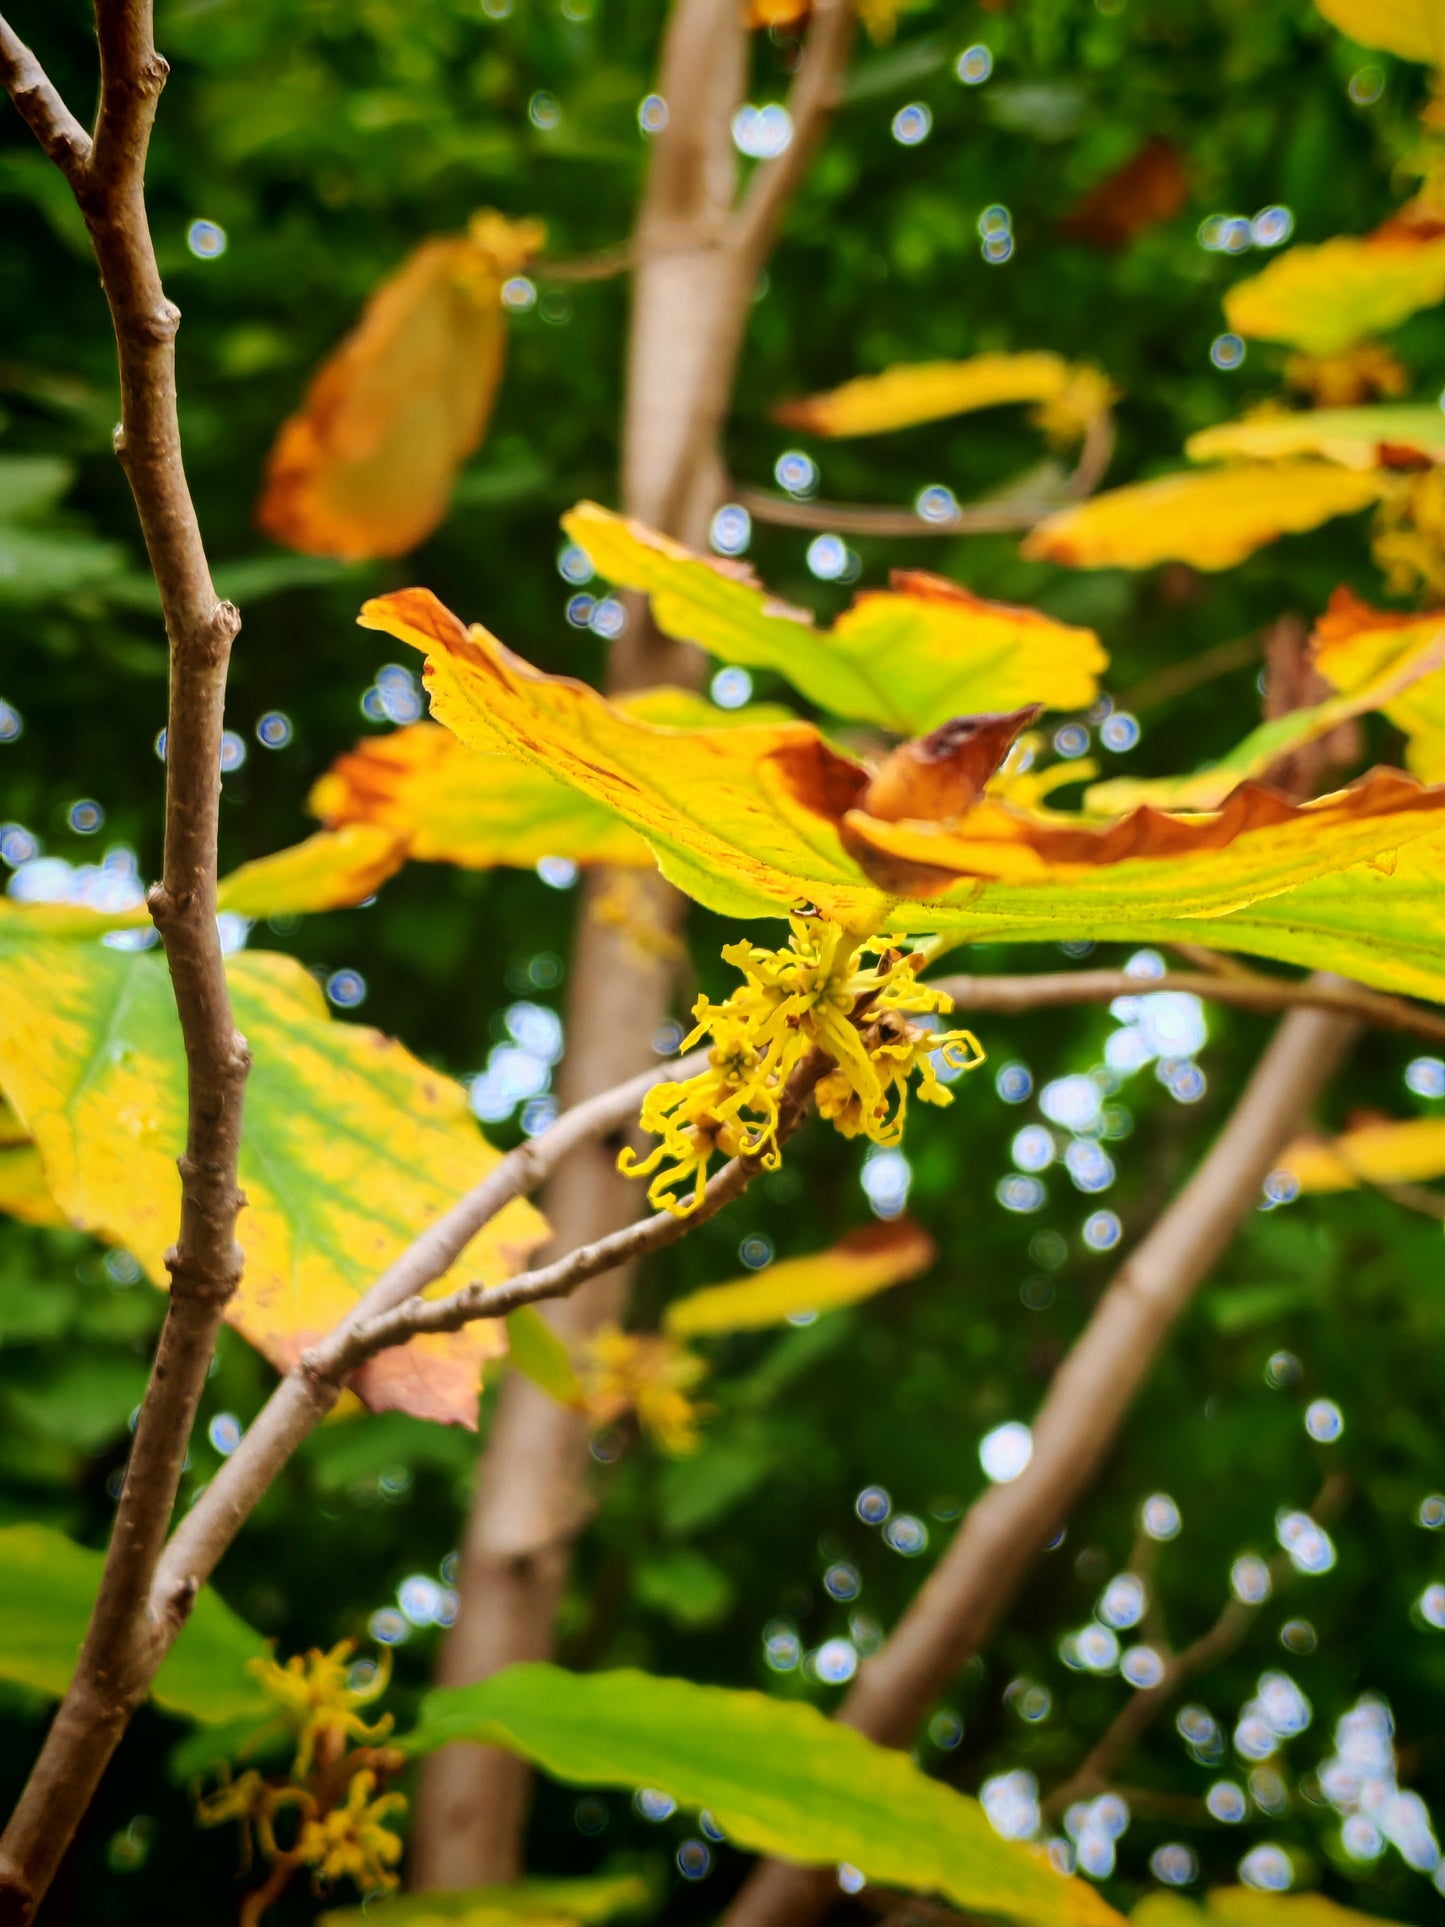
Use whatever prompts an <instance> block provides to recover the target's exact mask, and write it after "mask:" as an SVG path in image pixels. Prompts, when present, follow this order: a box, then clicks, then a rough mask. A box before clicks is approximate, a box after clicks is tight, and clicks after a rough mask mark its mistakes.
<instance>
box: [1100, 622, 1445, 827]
mask: <svg viewBox="0 0 1445 1927" xmlns="http://www.w3.org/2000/svg"><path fill="white" fill-rule="evenodd" d="M1370 613H1373V612H1370ZM1375 640H1376V641H1378V642H1380V643H1382V644H1383V645H1384V646H1383V647H1381V648H1379V649H1377V650H1375V651H1373V652H1372V659H1371V662H1370V669H1371V674H1370V675H1369V677H1368V679H1366V678H1363V677H1362V678H1361V679H1360V680H1358V681H1357V682H1356V683H1355V684H1354V686H1353V687H1352V688H1351V689H1350V691H1349V693H1348V694H1346V695H1340V696H1332V697H1329V698H1327V699H1326V701H1324V702H1322V703H1315V704H1313V705H1312V706H1311V707H1310V708H1308V709H1291V710H1289V711H1288V712H1287V713H1286V714H1285V715H1283V716H1274V717H1271V718H1270V720H1269V721H1268V722H1264V723H1261V724H1260V725H1259V727H1258V729H1253V730H1251V731H1250V733H1249V735H1248V736H1246V737H1245V739H1244V741H1243V742H1242V743H1239V744H1237V745H1236V746H1235V748H1234V749H1232V750H1231V751H1230V753H1229V754H1228V755H1227V756H1224V757H1221V758H1220V760H1219V761H1218V762H1217V763H1211V764H1209V765H1208V766H1207V767H1206V768H1204V769H1200V770H1196V771H1195V772H1194V774H1193V775H1192V776H1160V777H1118V778H1115V779H1114V780H1113V781H1111V782H1108V783H1095V784H1094V785H1093V787H1092V788H1091V789H1089V790H1088V791H1087V792H1086V793H1085V797H1084V801H1085V804H1086V806H1087V807H1088V808H1089V809H1090V810H1092V811H1097V812H1098V813H1100V814H1101V815H1106V816H1107V815H1122V814H1123V813H1124V812H1125V811H1126V810H1132V809H1137V808H1138V807H1139V806H1140V804H1143V803H1150V804H1153V805H1154V806H1155V807H1156V808H1158V809H1165V810H1213V809H1217V808H1218V807H1219V805H1220V804H1221V803H1223V802H1224V800H1225V798H1226V797H1227V796H1228V795H1229V794H1230V792H1231V791H1233V790H1235V789H1237V788H1238V787H1239V785H1240V784H1241V783H1246V782H1249V781H1251V780H1253V779H1254V778H1256V777H1261V776H1264V775H1265V774H1266V772H1267V771H1268V770H1270V769H1271V768H1272V767H1273V765H1274V764H1275V763H1277V762H1278V761H1279V760H1280V758H1281V757H1284V756H1289V755H1291V754H1292V753H1293V752H1294V751H1295V750H1297V749H1302V748H1304V746H1305V745H1306V744H1307V743H1313V742H1318V741H1319V739H1320V738H1321V737H1322V736H1328V735H1329V733H1330V731H1331V730H1332V729H1337V728H1338V727H1339V725H1340V724H1341V723H1345V722H1349V721H1350V720H1351V718H1352V717H1355V716H1362V715H1364V714H1365V713H1366V712H1367V711H1369V710H1372V709H1383V710H1385V711H1386V713H1387V714H1388V713H1390V711H1391V709H1392V707H1393V705H1394V704H1395V703H1396V702H1397V701H1398V700H1400V699H1402V698H1403V697H1404V695H1405V692H1406V691H1407V690H1411V689H1413V688H1414V687H1415V685H1416V684H1417V683H1419V682H1420V681H1421V679H1422V678H1426V677H1428V678H1429V679H1430V680H1431V681H1432V682H1434V683H1439V684H1442V685H1445V677H1442V676H1441V675H1440V673H1439V672H1440V670H1441V668H1442V666H1445V615H1436V616H1434V617H1433V618H1430V619H1427V620H1424V621H1412V622H1405V623H1403V624H1401V625H1399V626H1398V627H1394V628H1391V629H1388V630H1386V631H1385V632H1384V633H1383V635H1380V634H1377V635H1376V637H1375ZM1331 680H1333V678H1332V679H1331ZM1440 747H1441V748H1442V750H1445V736H1442V740H1441V745H1440ZM1417 773H1418V774H1420V775H1425V774H1427V772H1425V771H1419V772H1417ZM1441 773H1442V774H1445V770H1442V772H1441Z"/></svg>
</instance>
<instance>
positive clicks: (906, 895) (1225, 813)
mask: <svg viewBox="0 0 1445 1927" xmlns="http://www.w3.org/2000/svg"><path fill="white" fill-rule="evenodd" d="M361 620H362V622H363V624H364V625H365V626H367V627H371V628H379V629H384V630H385V631H386V632H387V633H388V634H391V635H394V636H396V637H397V638H398V639H399V640H401V641H403V642H408V643H410V644H411V645H412V647H414V648H417V649H422V650H424V651H426V652H427V653H428V664H427V681H428V685H429V687H430V689H431V692H432V701H433V708H434V713H435V714H436V715H437V716H438V718H439V719H440V720H441V721H442V722H443V723H445V724H446V725H447V726H448V727H449V728H452V729H455V730H456V731H457V733H458V734H459V735H460V736H461V737H462V738H463V739H464V740H466V741H470V742H472V743H473V744H475V745H478V746H493V747H496V746H501V747H503V748H506V749H508V750H510V751H511V752H513V753H516V754H520V755H525V756H528V757H532V758H535V759H536V760H538V761H539V762H541V763H542V764H543V765H544V766H545V767H546V768H548V769H549V770H551V771H552V772H553V774H554V775H556V776H558V777H561V778H564V779H565V780H566V781H568V782H570V783H573V784H574V785H575V786H576V787H577V788H578V789H581V790H583V791H585V792H586V793H587V794H588V795H590V796H592V797H594V798H596V799H597V800H598V801H599V802H602V803H604V804H606V805H607V807H609V808H610V809H612V810H615V811H616V813H617V814H618V815H619V816H621V817H623V818H624V819H625V820H626V821H628V822H630V823H631V824H632V825H633V826H634V827H635V828H636V829H638V830H639V831H640V832H641V833H642V834H643V835H644V836H645V837H646V838H647V840H648V842H649V843H650V844H651V845H652V846H653V849H654V850H655V851H656V853H657V857H658V861H659V864H660V866H661V867H662V869H663V871H664V873H665V874H666V875H667V876H668V877H669V878H670V879H671V880H672V881H673V882H674V883H676V884H677V885H678V887H679V888H680V889H683V890H685V891H687V892H688V893H689V894H690V895H692V896H695V897H696V898H697V899H698V900H699V901H700V902H703V903H705V904H707V905H708V906H709V907H710V908H712V909H716V910H718V911H720V912H721V913H722V914H724V915H729V916H744V917H750V916H767V915H776V914H778V913H779V912H780V911H782V910H784V909H787V908H790V907H791V906H793V905H795V904H796V903H797V901H798V900H799V899H800V898H804V899H807V900H808V901H810V902H811V903H813V904H814V905H815V906H816V907H817V909H818V910H819V911H820V912H821V914H822V915H824V916H826V917H828V918H829V919H831V920H832V921H833V922H834V923H838V924H841V925H843V926H844V927H845V928H846V929H848V930H852V931H865V932H866V931H874V930H879V929H887V930H892V931H898V932H909V933H911V934H914V935H918V934H921V933H924V932H928V931H936V932H939V933H942V934H944V935H947V936H950V937H952V939H953V940H954V941H958V942H963V941H969V940H974V939H987V940H990V941H995V940H996V941H1021V942H1023V941H1030V940H1035V941H1042V940H1046V939H1047V940H1061V939H1064V938H1078V937H1090V938H1095V939H1098V940H1108V941H1119V942H1134V941H1139V940H1146V941H1154V942H1166V943H1167V942H1171V941H1184V942H1196V943H1197V942H1199V941H1200V940H1201V938H1203V939H1205V940H1206V941H1208V942H1209V943H1210V944H1211V945H1213V946H1215V947H1217V948H1222V949H1233V950H1251V951H1256V952H1258V954H1260V955H1262V956H1267V957H1277V958H1280V959H1281V960H1283V961H1286V962H1291V963H1303V964H1308V965H1322V966H1327V967H1329V968H1332V969H1338V970H1343V971H1345V972H1346V973H1347V974H1349V975H1352V976H1358V977H1360V978H1362V979H1363V980H1364V981H1366V982H1369V983H1374V984H1378V985H1380V986H1381V987H1382V988H1385V989H1396V990H1403V991H1406V992H1410V993H1414V994H1420V995H1425V996H1441V995H1442V993H1445V789H1422V788H1421V787H1420V786H1419V785H1418V784H1416V783H1415V782H1413V781H1412V780H1411V779H1410V778H1409V777H1406V776H1403V775H1400V774H1399V773H1398V772H1395V771H1389V770H1377V771H1375V772H1374V773H1373V774H1372V775H1371V776H1369V777H1366V778H1364V779H1362V780H1361V781H1360V782H1358V783H1355V784H1353V785H1352V786H1351V787H1350V788H1349V789H1347V790H1342V791H1340V792H1338V793H1337V794H1336V795H1334V796H1330V797H1324V798H1321V799H1319V800H1318V801H1316V802H1314V803H1310V804H1306V805H1304V806H1302V807H1296V806H1294V805H1291V804H1288V803H1286V802H1284V801H1283V800H1282V799H1281V798H1280V797H1278V796H1277V795H1275V794H1274V793H1273V792H1271V791H1268V790H1260V789H1258V788H1254V787H1251V786H1249V785H1246V786H1244V787H1242V788H1240V789H1238V790H1236V791H1235V793H1234V794H1233V795H1232V796H1231V797H1230V798H1229V800H1228V802H1227V803H1226V804H1225V806H1224V807H1223V809H1221V810H1219V811H1218V812H1216V813H1213V814H1210V815H1202V816H1167V815H1164V814H1162V813H1161V812H1159V811H1155V810H1150V809H1143V810H1138V811H1135V812H1134V813H1133V814H1132V815H1129V816H1126V817H1122V818H1120V819H1118V820H1117V821H1115V822H1112V823H1106V824H1102V825H1101V824H1099V823H1098V822H1097V821H1096V820H1094V819H1090V818H1070V817H1061V816H1054V815H1050V816H1046V817H1040V816H1034V815H1031V814H1029V813H1028V812H1026V811H1022V810H1017V809H1010V808H1008V807H1007V806H1006V805H1004V804H1002V803H999V802H997V801H994V800H992V799H989V798H985V800H984V801H983V802H982V803H981V804H979V805H977V806H976V807H975V808H974V809H972V810H970V811H969V812H968V813H967V814H966V815H965V816H964V817H962V818H961V819H960V820H959V821H958V822H957V823H954V824H947V823H942V824H941V823H927V822H924V823H920V822H908V821H904V822H885V821H882V820H880V819H879V818H877V817H875V816H871V815H869V814H868V813H867V812H866V811H865V810H864V808H863V807H862V806H863V803H864V799H865V797H866V795H867V792H868V790H869V787H870V784H871V781H872V777H871V773H870V771H869V770H868V769H867V768H866V767H865V766H863V765H862V764H860V763H856V762H854V761H852V760H851V759H850V758H848V757H846V756H843V755H840V754H839V753H838V752H837V751H836V750H834V749H832V748H831V747H830V746H829V745H828V744H827V743H826V742H824V740H823V739H822V737H821V736H820V735H819V734H818V732H817V731H816V730H814V729H813V728H811V727H810V726H809V725H807V724H805V723H793V724H787V725H780V726H777V727H774V728H749V729H736V730H732V731H720V730H696V731H665V730H658V729H656V728H650V727H648V726H647V725H645V724H642V723H639V722H637V721H636V720H634V719H633V718H631V717H628V716H626V715H624V714H623V713H622V712H621V711H619V710H618V709H617V708H616V707H615V706H614V705H612V704H610V703H608V702H607V701H606V699H605V698H604V697H602V696H600V695H598V694H597V692H596V691H595V690H592V689H588V688H587V687H586V686H585V685H583V684H581V683H576V682H572V681H570V680H568V679H566V678H563V677H554V676H545V675H543V674H542V673H541V672H540V671H538V670H536V669H533V668H531V667H530V665H528V664H526V663H524V662H522V661H521V660H520V659H519V658H518V657H516V656H513V655H512V654H511V653H510V651H508V650H506V649H504V648H503V647H502V645H501V644H500V643H498V642H497V641H496V640H495V638H493V637H491V636H489V635H488V634H487V632H486V631H485V630H484V629H481V628H473V629H471V630H470V631H468V630H467V629H466V628H465V627H464V626H463V625H462V624H461V623H460V622H459V621H458V620H457V618H456V617H455V616H453V615H452V614H451V613H450V612H449V611H448V610H446V609H445V608H444V607H443V606H442V605H441V604H440V603H439V602H438V601H437V600H436V598H435V597H434V596H432V595H430V594H429V593H427V592H426V591H425V590H416V589H413V590H404V591H402V592H401V593H400V594H398V595H393V596H385V597H382V598H380V599H378V600H377V601H375V602H370V603H368V604H367V605H366V608H365V609H364V610H363V612H362V617H361ZM970 727H971V726H970ZM946 733H947V732H946ZM967 733H968V729H967V728H966V729H965V731H964V734H967Z"/></svg>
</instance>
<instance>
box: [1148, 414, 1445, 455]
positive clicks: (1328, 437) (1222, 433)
mask: <svg viewBox="0 0 1445 1927" xmlns="http://www.w3.org/2000/svg"><path fill="white" fill-rule="evenodd" d="M1184 452H1185V454H1186V455H1187V456H1188V457H1189V459H1190V460H1191V461H1194V462H1213V461H1219V460H1229V459H1231V458H1233V457H1235V456H1244V457H1246V458H1248V459H1253V460H1262V461H1279V460H1280V459H1281V458H1282V457H1286V456H1292V455H1321V456H1323V457H1324V459H1325V460H1326V461H1327V462H1338V463H1340V464H1341V466H1342V467H1344V468H1358V469H1372V468H1384V467H1387V466H1389V465H1390V463H1389V461H1387V460H1386V459H1384V458H1386V457H1390V458H1391V459H1392V460H1393V461H1394V463H1395V464H1396V465H1398V464H1399V462H1400V461H1401V460H1402V459H1405V460H1408V459H1414V460H1417V461H1420V462H1439V461H1445V414H1442V413H1441V411H1440V410H1439V409H1438V408H1435V407H1429V408H1427V407H1424V406H1422V405H1421V404H1419V403H1416V402H1411V403H1407V404H1402V405H1401V406H1398V407H1393V408H1304V409H1297V410H1295V411H1293V412H1291V413H1285V412H1282V411H1277V410H1270V411H1264V410H1262V411H1261V412H1260V413H1258V414H1255V415H1246V416H1244V417H1243V418H1242V419H1241V420H1239V421H1234V422H1222V423H1221V424H1220V425H1219V427H1218V428H1202V429H1201V430H1200V431H1199V433H1198V434H1197V435H1191V436H1190V437H1189V440H1188V441H1187V442H1186V443H1185V444H1184Z"/></svg>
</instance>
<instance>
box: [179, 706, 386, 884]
mask: <svg viewBox="0 0 1445 1927" xmlns="http://www.w3.org/2000/svg"><path fill="white" fill-rule="evenodd" d="M380 740H381V741H383V742H384V741H386V740H387V739H386V738H385V737H383V738H381V739H380ZM405 861H406V846H405V844H404V843H402V842H401V840H400V839H399V838H398V837H397V836H395V835H394V834H393V833H392V832H391V831H390V830H389V829H388V828H386V827H385V826H383V825H381V824H376V823H346V824H342V825H341V826H340V827H338V828H336V829H334V830H331V829H328V830H320V831H318V832H317V834H316V835H315V836H308V837H307V839H306V841H305V842H304V843H296V844H293V845H292V846H291V847H290V848H289V849H286V850H278V851H277V852H276V853H275V855H274V856H263V857H257V858H256V859H255V861H254V862H251V863H243V864H242V865H241V867H240V869H239V870H233V871H232V872H231V874H230V875H229V876H227V877H222V879H221V882H220V884H219V886H218V888H217V891H216V906H217V908H218V909H221V910H231V911H234V912H235V913H236V914H238V915H239V916H243V917H279V916H287V915H294V914H296V913H297V912H300V911H306V910H341V909H344V908H346V907H347V906H348V905H349V904H353V903H360V902H361V900H362V899H363V897H369V896H370V895H371V894H372V892H373V891H374V890H377V889H379V888H380V887H381V885H382V884H383V883H384V882H385V881H386V879H387V878H388V877H389V876H392V875H394V874H395V872H396V871H397V870H399V869H400V868H401V866H402V864H403V863H404V862H405Z"/></svg>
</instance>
